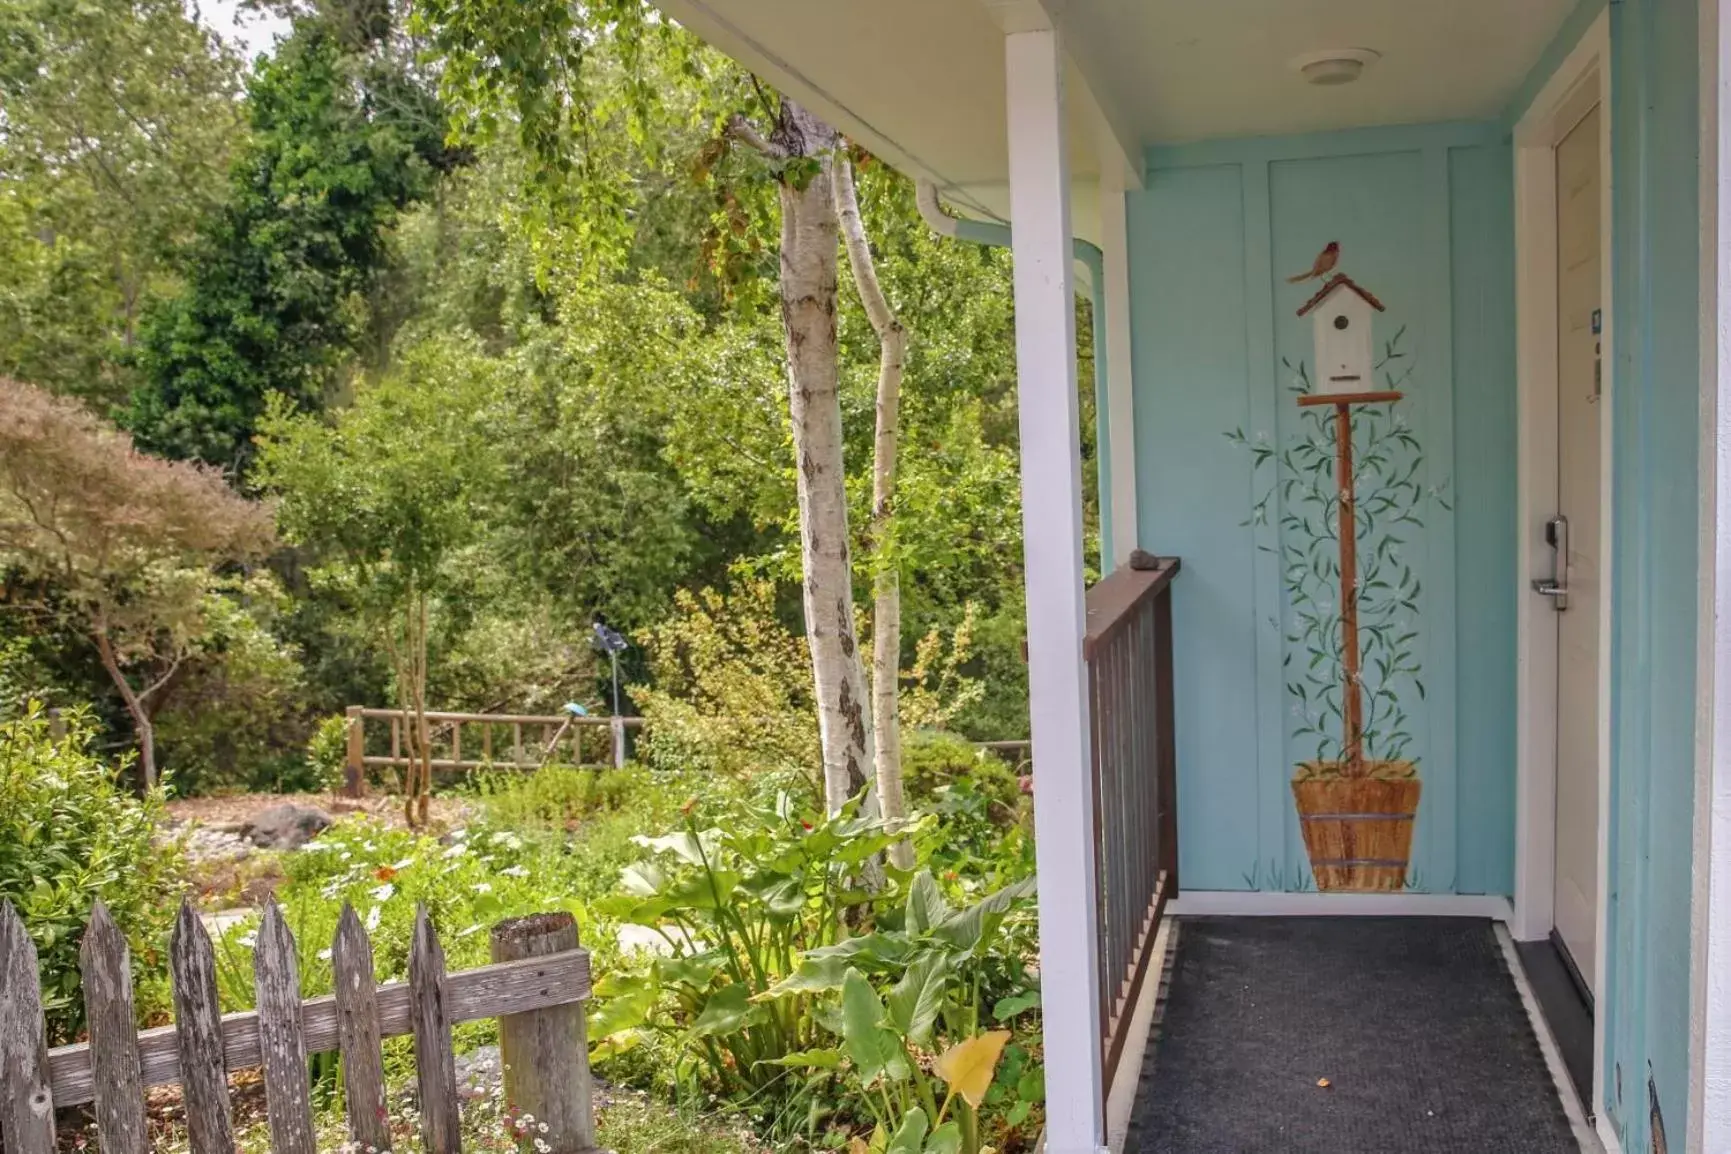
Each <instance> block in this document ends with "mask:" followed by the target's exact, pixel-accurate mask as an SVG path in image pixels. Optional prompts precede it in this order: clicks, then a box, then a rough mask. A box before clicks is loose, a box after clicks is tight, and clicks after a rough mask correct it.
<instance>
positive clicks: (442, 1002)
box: [409, 905, 461, 1154]
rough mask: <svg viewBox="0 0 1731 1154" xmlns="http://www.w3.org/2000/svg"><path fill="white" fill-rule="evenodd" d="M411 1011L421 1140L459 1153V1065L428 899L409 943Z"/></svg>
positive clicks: (430, 1153)
mask: <svg viewBox="0 0 1731 1154" xmlns="http://www.w3.org/2000/svg"><path fill="white" fill-rule="evenodd" d="M409 1017H410V1019H411V1020H412V1022H413V1025H414V1034H415V1078H416V1087H417V1089H418V1091H419V1094H420V1103H421V1142H422V1145H423V1146H425V1147H426V1150H427V1154H457V1151H458V1149H459V1148H460V1143H461V1137H460V1135H459V1134H458V1121H459V1119H458V1114H457V1065H456V1062H455V1061H454V1060H453V1059H452V1057H451V1018H450V1010H449V1006H448V990H447V987H446V981H445V951H444V948H443V947H442V946H440V945H439V939H438V937H437V936H435V935H434V933H433V923H432V920H431V919H430V918H428V917H427V907H426V906H424V905H423V906H421V907H419V908H418V909H416V910H415V936H414V940H413V941H412V942H411V943H410V945H409Z"/></svg>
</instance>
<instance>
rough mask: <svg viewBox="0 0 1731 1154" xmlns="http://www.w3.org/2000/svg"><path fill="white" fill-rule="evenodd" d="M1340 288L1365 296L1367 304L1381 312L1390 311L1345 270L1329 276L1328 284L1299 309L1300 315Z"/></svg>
mask: <svg viewBox="0 0 1731 1154" xmlns="http://www.w3.org/2000/svg"><path fill="white" fill-rule="evenodd" d="M1339 288H1348V289H1351V290H1352V291H1353V292H1355V293H1357V294H1358V295H1359V296H1360V297H1363V298H1364V303H1365V304H1367V305H1369V306H1370V307H1371V308H1373V309H1375V310H1376V311H1377V312H1379V313H1381V312H1387V311H1388V310H1387V309H1385V308H1383V307H1382V302H1381V301H1379V300H1377V299H1376V298H1375V297H1374V296H1372V295H1371V294H1370V292H1369V291H1368V290H1367V289H1363V288H1360V287H1359V284H1358V282H1357V281H1355V280H1353V279H1352V278H1351V277H1349V276H1347V275H1346V274H1345V273H1343V272H1337V273H1335V274H1334V275H1333V276H1332V277H1330V278H1329V281H1328V283H1327V284H1325V285H1323V286H1322V287H1321V288H1319V289H1317V290H1316V295H1315V296H1313V297H1311V298H1310V299H1309V300H1307V301H1305V302H1304V307H1303V308H1301V309H1299V310H1298V315H1299V316H1303V315H1304V314H1306V313H1308V312H1309V311H1310V310H1311V309H1313V308H1315V307H1316V306H1317V305H1319V304H1321V303H1322V302H1323V301H1325V300H1327V299H1328V298H1329V297H1331V296H1333V295H1334V290H1335V289H1339Z"/></svg>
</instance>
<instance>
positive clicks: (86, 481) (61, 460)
mask: <svg viewBox="0 0 1731 1154" xmlns="http://www.w3.org/2000/svg"><path fill="white" fill-rule="evenodd" d="M270 544H271V514H270V510H269V509H268V508H266V507H265V506H263V505H261V504H259V503H258V502H256V501H249V500H247V499H246V498H244V497H241V496H240V495H239V494H237V493H235V492H234V490H232V489H230V488H229V487H228V485H227V483H226V482H225V481H224V480H223V477H222V475H221V474H220V473H218V472H216V471H215V470H212V469H207V468H204V467H201V466H198V465H192V464H187V463H182V462H171V461H164V460H160V459H158V458H155V457H151V456H149V455H147V454H145V453H141V452H139V451H138V449H137V448H135V447H134V446H133V444H132V441H131V439H130V438H129V437H127V436H126V434H124V433H122V432H120V431H118V430H117V429H114V428H113V427H111V426H109V425H107V424H105V423H104V422H103V421H102V420H100V419H99V418H97V417H96V416H94V415H92V414H91V413H90V412H88V411H87V410H85V409H84V408H83V407H82V406H80V405H78V404H77V403H75V402H73V401H69V400H66V399H64V398H61V397H56V396H53V395H51V394H49V393H47V392H44V391H43V390H41V389H38V388H36V387H34V386H31V385H26V384H21V383H19V382H17V381H13V380H9V379H6V378H0V559H3V560H4V561H5V563H6V564H7V565H9V566H11V567H13V568H14V569H15V570H17V571H20V572H21V573H22V575H24V576H25V577H27V578H28V579H30V580H33V581H35V582H36V583H37V584H38V585H39V587H40V593H41V595H40V596H38V597H36V598H34V599H33V604H34V607H35V608H36V610H37V611H38V612H39V613H41V614H43V615H45V616H50V617H54V618H56V619H57V620H60V621H62V622H64V623H66V624H68V625H71V626H73V627H76V628H78V629H79V630H80V631H81V632H83V633H84V634H86V635H87V636H88V637H89V638H90V640H91V642H92V644H94V645H95V647H96V652H97V656H98V657H99V658H100V659H101V661H102V668H103V669H104V670H106V671H107V672H108V676H109V678H110V680H112V681H113V682H114V688H115V690H116V691H117V692H118V693H119V694H120V697H121V700H122V701H123V702H125V704H126V712H127V715H128V716H129V717H130V718H131V719H132V725H133V729H134V731H135V733H136V735H137V739H138V755H139V767H140V770H141V771H142V774H143V777H144V784H145V786H146V787H147V788H149V787H154V786H155V784H156V746H155V737H154V729H153V726H152V718H153V715H154V712H155V708H156V706H157V704H158V703H159V701H160V696H161V694H162V692H163V690H164V689H165V688H166V687H167V686H168V685H169V683H170V682H171V681H172V680H173V678H174V676H175V674H176V672H178V671H179V669H180V668H181V666H182V664H183V663H184V662H185V661H186V660H187V658H189V657H190V656H192V655H193V654H194V653H196V652H197V651H198V648H199V645H200V643H201V641H202V639H203V636H204V634H205V632H206V630H205V628H204V625H205V614H206V611H207V608H208V606H209V604H210V598H211V597H213V596H215V595H216V594H215V588H214V582H215V575H214V573H213V569H214V568H215V567H216V566H218V565H220V564H223V563H226V562H234V561H241V560H245V559H248V558H252V557H256V556H258V555H260V554H262V553H263V552H264V551H265V550H266V549H267V548H269V547H270Z"/></svg>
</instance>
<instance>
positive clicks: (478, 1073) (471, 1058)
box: [452, 1046, 505, 1101]
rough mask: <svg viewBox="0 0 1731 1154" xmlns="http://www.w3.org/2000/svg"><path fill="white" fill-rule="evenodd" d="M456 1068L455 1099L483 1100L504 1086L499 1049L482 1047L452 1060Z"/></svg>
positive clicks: (502, 1066) (503, 1068) (503, 1070)
mask: <svg viewBox="0 0 1731 1154" xmlns="http://www.w3.org/2000/svg"><path fill="white" fill-rule="evenodd" d="M452 1061H453V1064H454V1065H455V1066H456V1068H457V1097H459V1098H466V1099H469V1100H470V1101H473V1100H474V1099H476V1098H485V1097H487V1096H488V1095H489V1094H491V1093H493V1091H494V1090H496V1089H498V1088H499V1087H500V1086H502V1085H504V1082H505V1067H504V1064H503V1063H502V1062H501V1060H500V1058H499V1047H497V1046H482V1047H481V1048H480V1049H478V1050H471V1051H470V1052H469V1053H467V1054H458V1055H457V1056H456V1058H454V1059H453V1060H452Z"/></svg>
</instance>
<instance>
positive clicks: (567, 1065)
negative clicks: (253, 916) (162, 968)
mask: <svg viewBox="0 0 1731 1154" xmlns="http://www.w3.org/2000/svg"><path fill="white" fill-rule="evenodd" d="M493 952H494V957H495V958H497V959H499V960H498V961H497V962H495V964H493V965H489V966H483V967H480V968H478V969H473V970H461V971H458V972H456V973H447V972H446V969H445V956H444V950H443V948H442V946H441V945H440V943H439V939H438V936H437V935H436V934H435V933H434V930H433V925H432V921H431V919H430V918H429V917H428V916H427V911H426V910H425V909H424V908H422V909H420V910H418V911H417V912H416V919H415V935H414V941H413V943H412V948H411V951H410V960H409V981H407V982H393V983H389V984H386V985H383V986H381V985H378V984H377V979H376V976H375V974H374V970H373V953H372V943H371V942H370V941H369V940H368V939H367V935H366V931H365V929H364V928H363V927H362V926H361V923H360V919H358V918H357V917H355V914H354V911H353V910H351V909H348V908H347V907H345V908H344V910H343V914H342V917H341V918H340V919H339V921H338V924H337V932H336V936H335V938H334V940H333V941H332V944H331V963H332V969H333V972H334V974H335V978H336V993H335V994H334V995H332V996H329V997H322V998H311V999H303V998H302V997H301V994H300V982H299V975H298V968H297V965H296V961H295V959H296V956H297V955H296V952H295V943H294V935H293V934H292V933H290V931H289V927H288V925H287V923H286V921H285V920H284V918H283V916H282V912H281V911H280V910H279V909H278V908H277V907H276V905H275V903H271V904H269V905H267V906H266V909H265V914H264V918H263V921H262V922H261V924H260V927H259V932H258V935H257V938H256V944H255V946H254V953H253V964H254V992H255V994H256V997H257V1003H258V1009H257V1010H256V1011H249V1012H245V1013H237V1014H228V1015H225V1016H221V1017H219V1016H218V1014H217V990H216V961H215V955H214V951H213V950H212V947H211V941H210V936H209V934H208V933H206V931H205V928H204V926H203V925H202V924H201V923H200V921H199V918H198V914H197V912H196V911H195V910H194V909H193V908H192V906H191V905H190V904H183V905H182V906H181V909H180V913H179V916H178V917H177V919H176V921H175V926H174V932H173V936H172V937H171V939H170V943H169V966H170V976H171V979H172V982H173V990H174V1007H175V1017H176V1021H177V1023H178V1024H177V1025H175V1026H167V1027H161V1028H157V1029H151V1030H142V1031H141V1030H137V1029H136V1028H135V1027H134V1025H133V1017H132V984H131V969H130V959H129V958H128V955H127V949H126V942H125V939H124V937H123V936H122V935H121V933H120V931H119V929H118V928H117V927H116V926H115V924H114V922H113V919H112V918H110V917H109V916H108V911H107V910H106V909H103V908H102V907H101V906H100V905H99V906H98V907H97V909H96V911H95V913H94V914H93V915H92V918H91V922H90V926H89V928H88V930H87V931H86V934H85V937H84V942H83V948H82V951H81V955H80V957H81V963H82V964H81V971H82V973H83V976H84V992H85V1009H86V1018H87V1019H88V1021H89V1023H90V1029H91V1041H90V1042H89V1043H82V1044H78V1045H72V1046H60V1047H56V1048H55V1049H53V1050H50V1049H48V1047H47V1037H46V1031H45V1028H44V1019H43V1013H42V998H41V992H40V989H39V986H38V976H37V974H38V971H37V954H36V948H35V946H34V944H33V943H32V941H31V939H30V936H29V933H28V932H27V930H26V927H25V926H24V924H23V922H22V920H21V919H20V918H19V916H18V914H17V912H16V911H15V910H13V908H12V906H11V905H10V904H9V903H6V902H0V1149H4V1151H5V1154H53V1152H54V1149H55V1126H54V1111H55V1109H56V1108H57V1107H67V1106H75V1105H79V1104H81V1103H86V1102H95V1103H96V1118H97V1131H98V1133H97V1138H98V1141H99V1142H100V1144H101V1148H102V1149H103V1150H104V1151H105V1152H106V1151H115V1150H119V1151H125V1152H126V1154H138V1152H141V1151H143V1150H146V1149H148V1134H147V1131H146V1120H145V1111H144V1091H145V1090H146V1089H147V1088H148V1087H151V1086H160V1085H171V1084H176V1083H178V1084H180V1085H181V1086H182V1087H183V1088H184V1097H185V1109H186V1122H187V1131H188V1139H189V1144H190V1147H191V1149H192V1151H193V1154H217V1152H221V1154H231V1152H232V1151H233V1150H234V1132H233V1123H232V1121H231V1118H230V1106H229V1100H228V1083H227V1075H228V1073H229V1072H230V1071H234V1070H240V1069H246V1068H251V1067H258V1066H262V1067H263V1068H264V1086H265V1108H266V1117H267V1121H268V1126H269V1130H270V1138H271V1149H272V1151H273V1154H312V1151H313V1150H314V1148H315V1147H314V1142H315V1134H314V1129H313V1117H312V1111H311V1105H310V1097H311V1095H310V1091H309V1085H308V1068H307V1057H308V1055H310V1054H315V1053H324V1052H329V1051H332V1050H336V1051H339V1052H340V1053H341V1054H342V1057H343V1060H342V1077H343V1085H344V1090H345V1095H346V1101H347V1107H348V1113H347V1128H348V1131H349V1137H350V1139H351V1140H352V1141H353V1142H354V1143H355V1144H356V1145H357V1146H359V1147H360V1148H362V1149H367V1148H369V1147H370V1148H372V1149H374V1150H378V1151H384V1150H388V1149H389V1148H390V1145H391V1127H390V1119H389V1116H388V1113H387V1110H386V1097H385V1086H384V1070H383V1063H382V1060H381V1050H380V1044H381V1040H382V1039H383V1038H386V1037H399V1036H402V1035H407V1034H412V1035H413V1036H414V1038H415V1060H416V1067H417V1087H418V1094H417V1098H418V1104H419V1109H420V1117H421V1131H422V1139H423V1145H424V1147H425V1149H426V1150H427V1151H428V1154H456V1151H458V1150H459V1149H460V1142H461V1138H460V1134H459V1120H460V1115H459V1107H458V1097H457V1080H456V1067H455V1061H454V1058H453V1055H452V1051H451V1027H452V1026H453V1025H454V1024H456V1023H459V1022H466V1021H473V1020H476V1019H479V1018H498V1019H500V1035H501V1042H502V1047H503V1049H504V1053H505V1054H506V1055H507V1057H506V1063H507V1067H508V1068H509V1067H510V1066H511V1065H512V1064H513V1063H515V1064H516V1065H518V1066H520V1067H522V1068H523V1069H524V1070H525V1071H527V1070H530V1069H532V1071H533V1074H534V1080H533V1081H532V1082H524V1081H522V1080H520V1079H515V1080H513V1081H512V1083H511V1085H512V1087H513V1088H517V1087H521V1089H522V1092H523V1093H524V1094H525V1095H527V1097H526V1098H525V1099H524V1101H525V1102H533V1103H534V1106H533V1107H530V1106H524V1107H523V1109H525V1110H528V1111H529V1112H532V1113H534V1114H536V1116H537V1121H538V1122H539V1121H541V1120H545V1121H547V1123H548V1130H547V1132H546V1133H544V1134H542V1135H541V1137H542V1139H543V1141H546V1142H547V1143H548V1145H549V1148H550V1149H551V1150H554V1151H558V1152H560V1154H576V1152H579V1151H587V1150H590V1149H592V1148H593V1146H594V1134H595V1128H594V1117H593V1113H592V1104H591V1094H592V1083H591V1080H590V1075H589V1053H588V1047H587V1044H586V1039H585V1037H584V1028H583V1007H582V1003H583V1001H584V1000H585V999H587V998H588V997H589V992H590V981H589V955H588V954H587V953H585V952H584V951H583V950H582V949H580V948H578V939H577V928H576V923H575V922H574V921H572V920H571V918H570V916H569V915H566V914H550V915H540V916H537V917H534V918H527V919H518V920H516V921H513V922H506V923H501V925H500V926H498V927H496V929H495V934H494V951H493ZM515 1055H522V1056H523V1057H520V1058H515V1057H513V1056H515ZM525 1063H527V1064H525Z"/></svg>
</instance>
